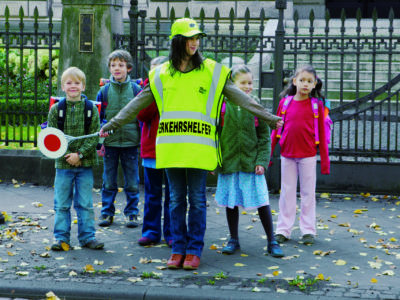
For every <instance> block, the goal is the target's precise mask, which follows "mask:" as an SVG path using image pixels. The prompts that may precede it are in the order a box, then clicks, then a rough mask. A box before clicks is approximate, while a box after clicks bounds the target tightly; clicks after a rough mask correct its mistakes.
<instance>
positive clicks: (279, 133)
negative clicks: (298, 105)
mask: <svg viewBox="0 0 400 300" xmlns="http://www.w3.org/2000/svg"><path fill="white" fill-rule="evenodd" d="M292 100H293V96H287V97H286V98H285V101H284V102H283V105H282V110H281V115H282V121H283V123H285V119H286V111H287V108H288V107H289V104H290V103H291V102H292ZM282 130H283V126H282V127H281V128H279V129H278V130H277V131H276V137H277V138H278V139H280V138H281V137H282Z"/></svg>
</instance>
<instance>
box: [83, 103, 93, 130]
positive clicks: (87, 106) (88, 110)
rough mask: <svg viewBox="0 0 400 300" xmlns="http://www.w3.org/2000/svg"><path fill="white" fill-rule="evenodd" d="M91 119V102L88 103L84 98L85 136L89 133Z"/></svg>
mask: <svg viewBox="0 0 400 300" xmlns="http://www.w3.org/2000/svg"><path fill="white" fill-rule="evenodd" d="M92 117H93V102H92V101H89V100H88V99H87V98H86V96H85V123H84V124H85V125H84V126H85V134H88V133H89V129H90V125H91V124H92Z"/></svg>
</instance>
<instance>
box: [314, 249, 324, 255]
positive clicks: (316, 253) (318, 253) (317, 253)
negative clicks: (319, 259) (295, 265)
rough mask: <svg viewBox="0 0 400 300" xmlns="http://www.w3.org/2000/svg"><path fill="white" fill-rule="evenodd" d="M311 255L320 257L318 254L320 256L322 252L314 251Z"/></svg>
mask: <svg viewBox="0 0 400 300" xmlns="http://www.w3.org/2000/svg"><path fill="white" fill-rule="evenodd" d="M313 254H314V255H320V254H322V251H321V250H315V251H314V252H313Z"/></svg>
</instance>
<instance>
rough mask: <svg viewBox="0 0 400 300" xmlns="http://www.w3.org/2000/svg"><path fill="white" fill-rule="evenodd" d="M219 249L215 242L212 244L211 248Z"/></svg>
mask: <svg viewBox="0 0 400 300" xmlns="http://www.w3.org/2000/svg"><path fill="white" fill-rule="evenodd" d="M217 249H218V247H217V245H215V244H212V245H211V246H210V250H217Z"/></svg>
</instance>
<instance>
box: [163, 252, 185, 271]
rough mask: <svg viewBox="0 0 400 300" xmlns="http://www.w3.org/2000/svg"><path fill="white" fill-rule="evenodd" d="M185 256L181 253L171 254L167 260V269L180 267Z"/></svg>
mask: <svg viewBox="0 0 400 300" xmlns="http://www.w3.org/2000/svg"><path fill="white" fill-rule="evenodd" d="M184 260H185V256H183V255H182V254H172V255H171V256H170V258H169V259H168V262H167V267H168V269H180V268H182V265H183V261H184Z"/></svg>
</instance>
